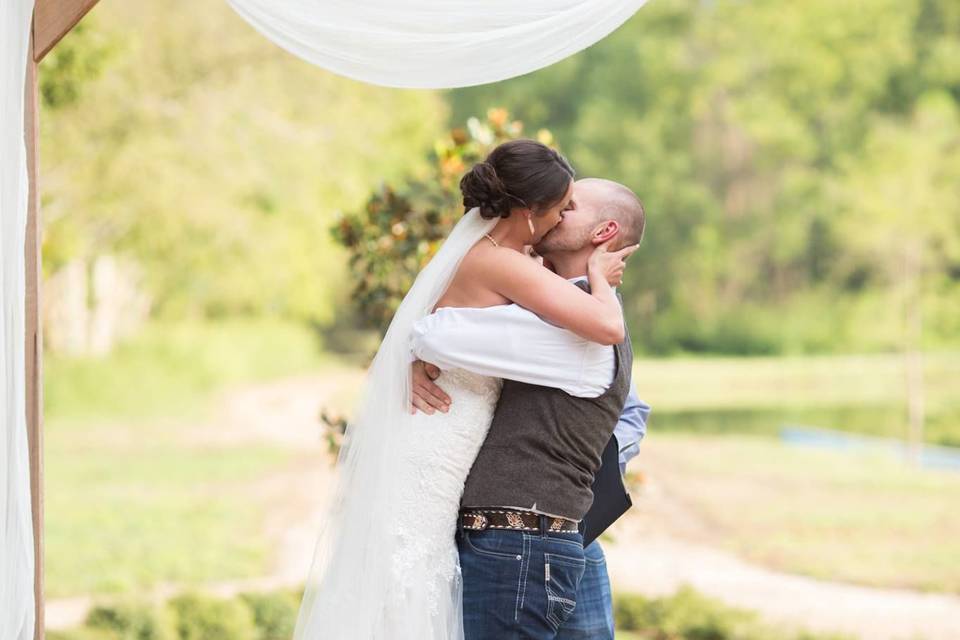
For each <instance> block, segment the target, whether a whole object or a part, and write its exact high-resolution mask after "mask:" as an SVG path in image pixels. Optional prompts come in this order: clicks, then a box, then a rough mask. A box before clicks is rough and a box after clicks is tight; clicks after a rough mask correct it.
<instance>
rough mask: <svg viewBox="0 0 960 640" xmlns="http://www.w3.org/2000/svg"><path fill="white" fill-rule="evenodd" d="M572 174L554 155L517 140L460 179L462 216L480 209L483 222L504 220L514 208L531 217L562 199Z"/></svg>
mask: <svg viewBox="0 0 960 640" xmlns="http://www.w3.org/2000/svg"><path fill="white" fill-rule="evenodd" d="M573 176H574V171H573V167H571V166H570V163H569V162H567V159H566V158H564V157H563V156H562V155H561V154H560V153H559V152H558V151H555V150H554V149H551V148H550V147H548V146H547V145H545V144H542V143H540V142H537V141H536V140H528V139H525V138H521V139H519V140H510V141H508V142H504V143H503V144H501V145H498V146H497V147H496V148H495V149H494V150H493V151H491V152H490V154H489V155H488V156H487V159H486V160H484V161H483V162H478V163H477V164H475V165H473V167H472V168H471V169H470V171H467V173H466V174H465V175H464V176H463V178H461V179H460V193H462V194H463V208H464V213H466V212H467V211H469V210H470V209H472V208H474V207H480V215H481V216H483V217H484V218H487V219H490V218H497V217H500V218H507V217H509V216H510V210H511V209H513V208H514V207H529V208H530V209H531V210H533V211H534V213H541V212H542V211H543V210H545V209H549V208H550V207H551V206H552V205H554V204H556V203H557V202H559V201H560V199H561V198H563V196H564V194H565V193H566V192H567V189H568V188H569V187H570V182H571V181H572V180H573Z"/></svg>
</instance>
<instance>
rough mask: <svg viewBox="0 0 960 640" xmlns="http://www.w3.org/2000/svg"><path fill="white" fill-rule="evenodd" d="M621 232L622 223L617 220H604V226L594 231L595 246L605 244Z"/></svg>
mask: <svg viewBox="0 0 960 640" xmlns="http://www.w3.org/2000/svg"><path fill="white" fill-rule="evenodd" d="M619 232H620V223H619V222H617V221H616V220H604V222H603V224H601V225H599V226H598V227H597V228H596V229H594V230H593V237H592V238H591V240H593V244H595V245H597V244H603V243H604V242H606V241H607V240H609V239H610V238H612V237H614V236H615V235H617V234H618V233H619Z"/></svg>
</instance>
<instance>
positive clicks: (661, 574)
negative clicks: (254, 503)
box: [46, 370, 960, 640]
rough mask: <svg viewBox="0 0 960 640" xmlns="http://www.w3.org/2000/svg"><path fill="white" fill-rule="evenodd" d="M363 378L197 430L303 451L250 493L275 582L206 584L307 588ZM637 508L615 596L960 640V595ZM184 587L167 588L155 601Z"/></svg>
mask: <svg viewBox="0 0 960 640" xmlns="http://www.w3.org/2000/svg"><path fill="white" fill-rule="evenodd" d="M361 375H362V374H361V373H360V372H359V371H352V370H346V371H342V372H337V373H335V374H332V375H331V374H327V375H321V376H316V375H311V376H301V377H296V378H289V379H285V380H280V381H277V382H272V383H269V384H256V385H247V386H243V387H238V388H234V389H232V390H231V391H230V392H228V393H225V394H223V395H222V396H221V397H220V398H219V406H220V409H219V410H218V412H217V414H216V418H215V419H213V420H211V421H210V422H209V424H201V425H192V427H191V428H190V429H187V430H185V431H184V433H185V441H186V442H188V443H192V444H197V445H204V446H208V445H211V444H224V445H227V444H230V445H234V444H237V443H239V442H247V443H252V442H265V443H271V444H272V445H275V446H286V447H290V448H291V449H294V450H296V451H297V456H296V457H295V462H294V463H293V464H292V465H291V466H290V467H289V468H288V469H285V470H284V471H283V472H281V473H277V474H274V475H272V476H270V477H268V478H265V479H261V480H259V481H257V482H256V483H254V484H251V485H250V486H249V487H245V488H244V490H245V491H250V492H252V493H253V494H254V495H256V496H258V497H259V498H260V499H262V500H263V503H264V504H268V505H270V507H269V510H268V516H267V518H266V521H265V522H264V533H265V535H266V536H267V537H268V539H269V540H271V541H273V543H274V545H275V548H276V549H277V553H276V555H275V557H274V562H273V570H272V573H271V575H269V576H266V577H264V578H258V579H253V580H237V581H226V582H220V583H215V584H209V585H205V586H204V589H205V590H208V591H210V592H212V593H215V594H218V595H222V596H228V595H232V594H234V593H237V592H239V591H243V590H260V589H264V590H266V589H274V588H277V587H280V586H296V585H298V584H301V583H302V582H303V581H304V579H305V578H306V575H307V571H308V570H309V564H310V561H311V559H312V557H313V546H314V543H315V540H316V535H317V531H318V529H319V523H320V518H321V512H322V504H323V502H324V501H323V495H324V492H325V491H326V490H327V488H328V487H329V486H330V482H331V478H332V470H331V467H330V465H329V464H328V458H327V457H326V453H325V451H326V444H325V442H324V441H323V440H322V439H321V437H320V430H319V423H318V421H317V416H318V415H319V411H320V408H321V407H333V408H335V409H336V410H345V409H348V408H349V406H348V405H349V402H348V400H347V399H348V398H349V397H350V396H351V395H352V392H353V390H355V389H356V388H357V385H358V383H359V382H360V380H361ZM636 497H637V499H636V500H635V502H636V503H637V506H636V507H635V508H634V509H633V510H632V512H631V514H630V516H629V517H627V518H624V519H623V520H622V521H621V522H619V523H618V524H617V525H616V527H615V528H614V530H613V532H612V533H613V541H612V542H610V543H608V544H606V545H605V546H606V550H607V554H608V559H609V565H610V573H611V577H612V580H613V582H614V588H615V590H623V591H631V592H636V593H642V594H646V595H667V594H670V593H673V592H674V591H675V590H676V589H677V588H678V587H679V586H681V585H683V584H690V585H692V586H693V587H695V588H696V589H698V590H700V591H702V592H703V593H705V594H708V595H710V596H713V597H715V598H718V599H720V600H722V601H724V602H727V603H728V604H731V605H735V606H740V607H744V608H748V609H753V610H756V611H758V612H760V614H761V615H762V616H763V617H764V618H767V619H770V620H779V621H783V622H784V623H786V624H789V625H791V626H803V627H806V628H808V629H810V630H820V631H841V632H847V633H850V634H852V635H855V636H858V637H860V638H864V639H866V640H894V639H897V640H899V639H906V638H910V639H911V640H912V639H913V638H926V639H927V640H958V639H960V623H958V622H957V621H960V598H958V597H956V596H951V595H936V594H923V593H919V592H914V591H908V590H899V589H876V588H869V587H860V586H855V585H850V584H845V583H839V582H828V581H822V580H814V579H811V578H806V577H801V576H796V575H791V574H786V573H781V572H777V571H771V570H768V569H765V568H763V567H760V566H758V565H754V564H751V563H748V562H745V561H743V560H741V559H739V558H737V557H736V556H734V555H732V554H729V553H727V552H725V551H720V550H718V549H716V548H713V547H711V546H710V545H709V544H708V543H706V542H705V541H706V540H708V536H706V535H705V532H706V531H708V529H709V527H708V526H707V525H706V523H703V522H701V521H700V520H699V519H698V518H697V516H696V514H694V513H693V512H691V511H690V510H688V509H686V508H685V507H684V506H683V504H682V503H679V502H678V501H676V500H675V499H673V498H671V495H670V488H669V486H666V485H661V484H658V480H657V478H648V479H647V481H646V483H645V488H644V491H643V492H642V494H641V495H638V496H636ZM176 590H177V587H176V586H174V585H163V586H160V587H158V588H157V590H156V591H155V592H154V594H153V595H154V597H157V598H161V597H167V596H169V595H170V594H171V593H174V592H175V591H176ZM90 604H91V601H90V599H89V598H87V597H78V598H66V599H57V600H48V601H47V603H46V620H47V628H49V629H59V628H66V627H71V626H74V625H77V624H80V623H81V622H82V621H83V617H84V616H85V614H86V611H87V610H88V608H89V606H90Z"/></svg>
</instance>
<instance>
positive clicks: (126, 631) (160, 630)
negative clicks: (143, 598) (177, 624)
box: [86, 600, 176, 640]
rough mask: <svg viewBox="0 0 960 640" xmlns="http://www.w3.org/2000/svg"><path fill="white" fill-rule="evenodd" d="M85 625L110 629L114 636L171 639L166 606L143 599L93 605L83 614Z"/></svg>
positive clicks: (121, 639)
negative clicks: (143, 600) (161, 606)
mask: <svg viewBox="0 0 960 640" xmlns="http://www.w3.org/2000/svg"><path fill="white" fill-rule="evenodd" d="M86 626H87V627H88V628H91V629H96V630H100V631H110V632H112V633H113V635H112V636H111V637H113V638H117V640H173V639H174V638H175V637H176V635H175V631H174V625H173V619H172V617H171V616H170V614H169V612H168V611H167V610H166V609H163V608H160V607H156V606H154V605H151V604H149V603H146V602H139V601H134V600H127V601H120V602H116V603H111V604H101V605H97V606H95V607H94V608H93V609H91V610H90V612H89V613H88V614H87V618H86Z"/></svg>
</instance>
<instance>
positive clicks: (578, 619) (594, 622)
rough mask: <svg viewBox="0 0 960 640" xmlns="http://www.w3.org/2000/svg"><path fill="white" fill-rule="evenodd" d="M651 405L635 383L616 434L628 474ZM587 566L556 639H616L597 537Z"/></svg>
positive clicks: (589, 548)
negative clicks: (575, 602) (571, 610)
mask: <svg viewBox="0 0 960 640" xmlns="http://www.w3.org/2000/svg"><path fill="white" fill-rule="evenodd" d="M649 416H650V405H648V404H647V403H646V402H644V401H643V400H641V399H640V397H639V395H637V389H636V386H635V385H634V384H632V383H631V385H630V393H629V394H628V395H627V400H626V402H625V403H624V405H623V413H621V414H620V419H619V420H618V421H617V426H616V427H615V428H614V430H613V435H614V436H615V437H616V439H617V447H618V448H619V450H620V472H621V473H623V474H626V472H627V462H629V461H630V460H631V459H633V458H634V457H636V455H637V454H638V453H640V441H641V440H643V437H644V436H645V435H646V434H647V418H648V417H649ZM583 555H584V558H585V560H586V568H585V569H584V572H583V578H581V579H580V586H579V587H577V606H576V607H574V609H573V613H572V614H570V617H569V618H567V619H566V620H565V621H564V623H563V624H562V625H561V626H560V630H559V632H558V633H557V635H556V640H608V639H609V640H613V633H614V632H613V594H612V591H611V589H610V577H609V575H608V574H607V561H606V557H605V556H604V553H603V548H602V547H601V546H600V540H599V539H597V540H594V541H593V542H591V543H590V544H588V545H587V546H586V547H584V549H583Z"/></svg>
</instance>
